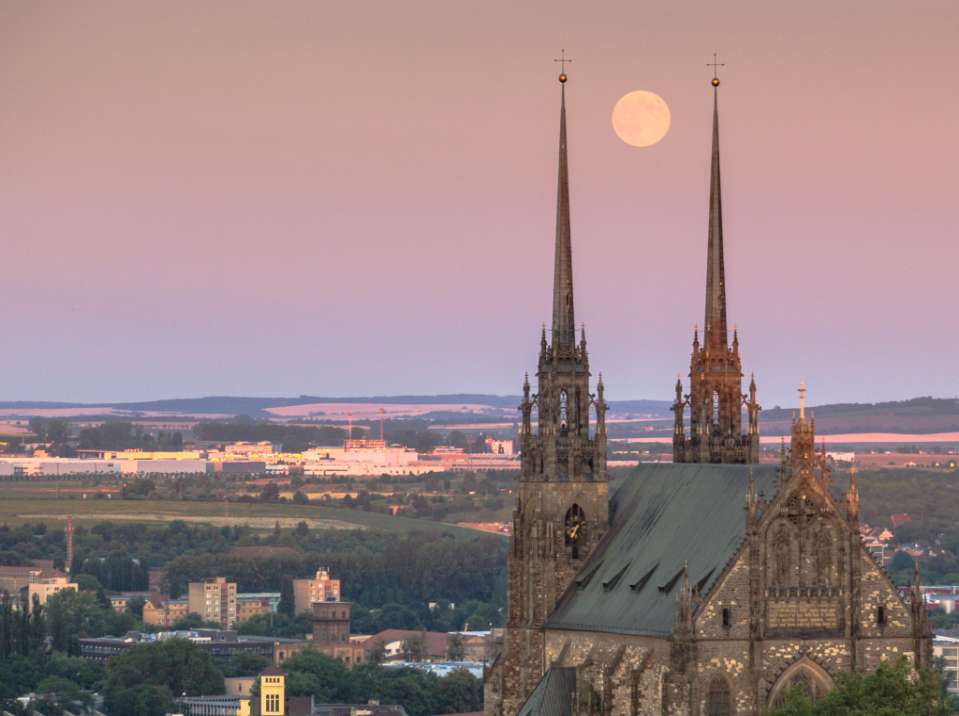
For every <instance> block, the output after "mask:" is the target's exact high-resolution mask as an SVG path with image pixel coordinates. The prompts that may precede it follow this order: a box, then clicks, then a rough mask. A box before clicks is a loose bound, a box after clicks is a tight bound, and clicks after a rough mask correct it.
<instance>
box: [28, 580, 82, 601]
mask: <svg viewBox="0 0 959 716" xmlns="http://www.w3.org/2000/svg"><path fill="white" fill-rule="evenodd" d="M65 589H66V590H71V591H74V592H76V591H77V583H76V582H71V581H70V580H69V578H67V577H46V578H43V577H39V578H37V579H36V580H33V581H31V582H30V585H29V586H28V587H27V592H28V594H27V596H28V598H29V600H30V604H33V595H37V597H38V598H39V599H40V604H41V606H42V605H44V604H46V603H47V600H48V599H49V598H50V597H52V596H53V595H54V594H56V593H57V592H61V591H63V590H65Z"/></svg>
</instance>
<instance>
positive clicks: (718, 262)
mask: <svg viewBox="0 0 959 716" xmlns="http://www.w3.org/2000/svg"><path fill="white" fill-rule="evenodd" d="M703 328H704V335H703V341H704V343H705V344H706V345H707V346H710V347H712V348H717V349H718V348H719V347H721V346H722V347H725V346H726V341H727V339H728V336H729V333H728V331H727V328H726V266H725V261H724V260H723V195H722V182H721V181H720V175H719V85H715V84H714V85H713V147H712V155H711V159H710V170H709V240H708V246H707V249H706V321H705V323H704V324H703Z"/></svg>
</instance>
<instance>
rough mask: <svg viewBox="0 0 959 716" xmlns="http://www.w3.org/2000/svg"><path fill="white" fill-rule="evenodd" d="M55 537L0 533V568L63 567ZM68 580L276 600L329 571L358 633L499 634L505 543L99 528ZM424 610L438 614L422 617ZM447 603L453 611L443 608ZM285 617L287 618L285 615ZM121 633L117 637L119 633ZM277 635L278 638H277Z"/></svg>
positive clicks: (17, 530)
mask: <svg viewBox="0 0 959 716" xmlns="http://www.w3.org/2000/svg"><path fill="white" fill-rule="evenodd" d="M257 545H259V546H271V547H279V548H284V549H281V550H278V553H277V554H275V555H273V556H270V557H268V558H250V557H240V556H235V555H231V550H232V549H233V548H234V547H236V546H257ZM65 550H66V546H65V539H64V534H63V531H62V530H50V529H47V526H46V525H44V524H34V525H20V526H17V527H10V526H6V525H4V526H0V564H29V563H30V561H31V560H34V559H53V560H54V563H55V564H56V565H57V566H63V565H62V559H63V554H64V553H65ZM74 553H75V557H74V562H73V570H72V574H73V575H74V577H75V578H77V579H78V580H85V584H86V586H88V588H90V589H92V590H94V591H95V590H97V589H100V590H101V591H102V590H113V591H140V590H145V589H146V588H147V584H148V578H149V569H150V568H151V567H165V568H166V577H167V582H168V586H169V588H170V589H171V591H172V593H173V594H174V595H179V594H182V593H184V592H185V590H186V585H187V583H188V582H190V581H191V580H199V579H202V578H204V577H210V576H213V575H222V576H225V577H227V578H229V579H231V580H235V581H236V582H237V583H238V585H239V589H240V590H241V591H282V590H283V589H284V587H285V586H286V583H287V582H288V581H289V579H291V578H293V577H308V576H312V575H313V574H314V573H315V571H316V570H317V569H318V568H320V567H328V568H330V569H331V570H332V572H333V574H334V576H335V577H336V578H338V579H340V580H341V582H342V585H343V593H344V596H345V597H346V598H348V599H350V600H351V601H353V602H354V603H355V604H356V607H355V612H354V614H355V617H356V624H357V629H358V631H362V632H364V633H370V632H375V631H379V630H380V629H382V628H391V627H395V628H409V629H414V628H427V629H437V630H441V631H449V630H453V629H460V628H462V626H463V624H465V623H467V622H469V623H471V624H483V625H486V624H488V623H489V622H493V623H494V624H496V625H498V624H499V623H500V622H499V620H500V618H501V611H500V610H501V608H502V606H503V604H504V602H505V568H504V567H505V562H506V554H505V553H506V541H505V540H503V539H502V538H499V537H496V536H492V535H476V536H468V537H462V536H456V535H450V534H445V533H439V532H433V531H428V530H424V531H423V532H417V533H411V534H408V535H402V536H400V535H396V534H395V533H387V532H379V531H373V530H364V531H360V530H355V531H354V530H310V529H308V528H306V525H305V524H304V525H301V526H300V528H297V529H295V530H274V531H273V532H272V533H270V534H266V535H262V534H259V533H257V532H255V531H253V530H251V529H249V528H247V527H243V526H233V527H212V526H209V525H202V524H187V523H185V522H182V521H175V522H171V523H169V524H166V525H163V526H152V525H138V524H133V523H123V522H107V523H101V524H97V525H95V526H94V527H92V528H87V527H85V526H82V525H78V526H77V527H76V530H75V532H74ZM429 602H436V603H439V604H440V605H441V608H440V609H438V610H437V609H433V610H430V609H429V608H428V603H429ZM449 602H452V603H454V604H455V605H456V607H455V608H447V606H443V605H445V604H446V603H449ZM291 616H293V615H291ZM121 633H122V632H121ZM277 635H280V634H279V633H278V632H277Z"/></svg>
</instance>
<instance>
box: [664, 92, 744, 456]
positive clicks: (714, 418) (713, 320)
mask: <svg viewBox="0 0 959 716" xmlns="http://www.w3.org/2000/svg"><path fill="white" fill-rule="evenodd" d="M712 85H713V145H712V157H711V166H710V179H709V239H708V247H707V256H706V316H705V322H704V323H703V342H702V344H700V342H699V330H698V328H697V329H696V330H695V331H694V332H693V350H692V357H691V359H690V363H689V380H690V386H689V393H688V394H687V395H683V385H682V382H681V381H680V380H679V379H677V380H676V399H675V401H674V403H673V412H674V413H675V422H674V428H673V462H699V463H756V462H759V409H760V408H759V404H758V403H757V402H756V379H755V378H753V379H752V380H751V381H750V384H749V394H748V395H746V394H743V392H742V379H743V368H742V357H741V356H740V353H739V334H738V332H737V331H736V329H735V328H734V329H733V340H732V344H730V343H729V330H728V327H727V323H726V269H725V263H724V259H723V204H722V187H721V182H720V175H719V78H718V77H716V76H715V75H714V76H713V80H712ZM687 406H688V407H689V435H686V426H685V420H684V418H685V409H686V407H687ZM744 406H745V408H746V411H747V415H748V423H747V428H746V432H745V433H744V432H743V425H742V423H743V407H744Z"/></svg>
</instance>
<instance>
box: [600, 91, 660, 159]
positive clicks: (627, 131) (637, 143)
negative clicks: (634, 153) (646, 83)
mask: <svg viewBox="0 0 959 716" xmlns="http://www.w3.org/2000/svg"><path fill="white" fill-rule="evenodd" d="M669 123H670V114H669V106H668V105H667V104H666V102H665V101H664V100H663V98H662V97H660V96H659V95H658V94H656V93H655V92H647V91H646V90H637V91H635V92H630V93H629V94H625V95H623V96H622V97H620V98H619V101H618V102H617V103H616V106H615V107H613V131H615V132H616V136H617V137H619V138H620V139H622V140H623V141H624V142H626V144H629V145H632V146H634V147H651V146H652V145H654V144H656V142H658V141H659V140H660V139H662V138H663V137H665V136H666V132H668V131H669Z"/></svg>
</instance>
